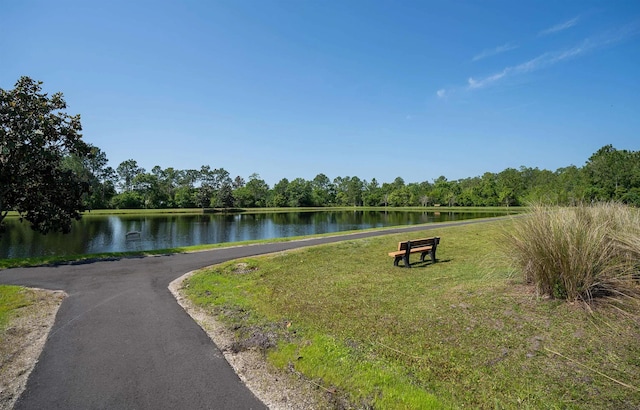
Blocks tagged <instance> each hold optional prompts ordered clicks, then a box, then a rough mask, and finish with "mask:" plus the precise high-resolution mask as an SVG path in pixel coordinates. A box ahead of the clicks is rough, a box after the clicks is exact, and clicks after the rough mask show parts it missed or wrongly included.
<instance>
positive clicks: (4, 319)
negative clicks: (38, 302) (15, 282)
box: [0, 285, 34, 336]
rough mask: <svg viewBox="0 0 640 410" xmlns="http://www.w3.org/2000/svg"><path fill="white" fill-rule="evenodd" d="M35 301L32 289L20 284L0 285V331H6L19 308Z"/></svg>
mask: <svg viewBox="0 0 640 410" xmlns="http://www.w3.org/2000/svg"><path fill="white" fill-rule="evenodd" d="M33 303H34V294H33V292H32V291H31V290H29V289H25V288H22V287H20V286H8V285H0V332H2V331H4V329H5V327H6V326H7V323H9V320H10V319H11V317H12V316H13V315H14V314H15V311H16V310H17V309H20V308H22V307H25V306H29V305H31V304H33ZM0 336H1V333H0Z"/></svg>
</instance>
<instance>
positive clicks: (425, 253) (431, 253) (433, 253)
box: [420, 250, 436, 263]
mask: <svg viewBox="0 0 640 410" xmlns="http://www.w3.org/2000/svg"><path fill="white" fill-rule="evenodd" d="M427 255H429V256H430V257H431V263H436V253H435V252H434V251H432V250H431V251H428V252H422V253H421V254H420V262H424V258H425V256H427Z"/></svg>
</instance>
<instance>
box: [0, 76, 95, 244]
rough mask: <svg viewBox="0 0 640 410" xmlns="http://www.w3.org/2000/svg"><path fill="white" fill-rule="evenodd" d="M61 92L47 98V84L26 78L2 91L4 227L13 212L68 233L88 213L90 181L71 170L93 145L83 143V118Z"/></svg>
mask: <svg viewBox="0 0 640 410" xmlns="http://www.w3.org/2000/svg"><path fill="white" fill-rule="evenodd" d="M66 108H67V105H66V103H65V101H64V99H63V95H62V93H55V94H53V95H51V96H48V95H47V94H46V93H43V92H42V82H38V81H34V80H32V79H31V78H29V77H21V78H20V79H19V80H18V82H17V83H16V84H15V88H14V89H13V90H4V89H1V88H0V224H2V222H3V220H4V218H5V217H6V216H7V213H8V211H9V210H14V211H17V212H18V213H19V215H20V218H21V219H22V220H26V221H28V222H29V223H30V224H31V227H32V228H33V229H34V230H36V231H38V232H41V233H46V232H49V231H62V232H68V231H69V230H70V228H71V223H72V221H73V220H74V219H79V218H80V216H81V214H80V212H81V211H83V210H84V209H85V201H84V198H83V197H84V196H85V195H86V194H88V193H89V192H90V183H89V180H88V179H87V178H83V175H82V174H81V173H78V172H77V171H76V170H74V168H73V166H71V164H72V162H73V161H71V162H70V161H69V158H70V157H75V158H77V159H79V160H80V162H83V161H84V160H85V159H87V160H88V159H89V158H90V157H91V156H92V147H91V146H90V145H88V144H86V143H85V142H84V141H82V135H81V133H80V131H81V130H82V126H81V124H80V115H68V114H67V113H65V112H63V111H61V110H64V109H66Z"/></svg>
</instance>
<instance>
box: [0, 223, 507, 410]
mask: <svg viewBox="0 0 640 410" xmlns="http://www.w3.org/2000/svg"><path fill="white" fill-rule="evenodd" d="M495 219H496V218H493V219H491V220H495ZM484 221H487V220H468V221H462V222H455V223H443V224H429V225H418V226H410V227H403V228H392V229H386V230H378V231H366V232H358V233H352V234H344V235H340V234H337V235H336V236H329V237H320V238H313V239H304V240H297V241H291V242H280V243H266V244H258V245H249V246H237V247H230V248H220V249H215V250H210V251H201V252H193V253H181V254H172V255H165V256H149V257H138V258H123V259H118V260H111V261H98V262H92V263H85V264H75V265H58V266H53V267H35V268H16V269H7V270H4V271H0V283H2V284H12V285H22V286H29V287H40V288H45V289H55V290H64V291H65V292H67V294H68V295H69V297H68V298H66V299H65V301H64V302H63V303H62V305H61V306H60V309H59V311H58V314H57V316H56V321H55V323H54V325H53V328H52V329H51V332H50V334H49V336H48V339H47V342H46V344H45V347H44V349H43V351H42V353H41V355H40V357H39V359H38V363H37V364H36V366H35V368H34V370H33V372H32V373H31V375H30V376H29V379H28V382H27V386H26V389H25V391H24V392H23V394H22V395H21V396H20V398H19V399H18V401H17V402H16V405H15V409H45V408H46V409H120V408H122V409H124V408H126V409H154V410H157V409H176V408H180V409H223V408H224V409H262V408H265V405H264V404H263V403H262V402H260V400H258V399H257V398H256V397H255V396H254V395H253V393H252V392H251V391H249V389H248V388H247V387H246V386H245V385H244V384H243V383H242V382H241V380H240V379H239V377H238V376H237V375H236V374H235V373H234V372H233V370H232V369H231V367H230V366H229V364H228V363H227V362H226V361H225V359H224V357H223V354H222V353H221V352H220V350H219V349H218V348H217V347H216V346H215V345H214V344H213V342H211V340H210V339H209V337H208V336H207V335H206V333H205V332H204V331H203V330H202V329H201V328H200V327H199V326H198V324H196V323H195V322H194V321H193V320H192V319H191V317H190V316H188V315H187V313H185V311H184V310H183V309H182V308H181V307H180V306H179V305H178V303H176V300H175V299H174V297H173V296H172V294H171V293H170V291H169V289H168V285H169V283H170V282H171V281H173V280H174V279H176V278H178V277H179V276H181V275H183V274H184V273H186V272H189V271H192V270H196V269H200V268H203V267H206V266H210V265H215V264H218V263H222V262H225V261H228V260H232V259H238V258H244V257H248V256H255V255H261V254H267V253H273V252H280V251H284V250H289V249H295V248H301V247H306V246H313V245H320V244H326V243H333V242H339V241H344V240H352V239H360V238H367V237H373V236H380V235H390V234H395V233H402V232H416V231H425V230H430V229H436V228H443V227H447V226H452V225H462V224H470V223H478V222H484Z"/></svg>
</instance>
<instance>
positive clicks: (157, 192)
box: [69, 145, 640, 209]
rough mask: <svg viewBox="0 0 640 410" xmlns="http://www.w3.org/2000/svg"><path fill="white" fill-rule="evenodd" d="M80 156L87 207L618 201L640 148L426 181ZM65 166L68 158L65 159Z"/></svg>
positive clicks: (636, 184)
mask: <svg viewBox="0 0 640 410" xmlns="http://www.w3.org/2000/svg"><path fill="white" fill-rule="evenodd" d="M93 150H94V154H95V155H94V156H93V158H92V159H91V160H89V161H86V162H78V161H76V162H75V163H73V157H69V161H70V163H73V165H72V166H73V167H75V169H76V170H77V172H82V173H83V174H84V175H86V177H87V178H88V179H87V181H88V182H89V183H90V185H91V186H92V187H93V189H92V190H91V194H90V195H89V196H88V197H87V198H86V201H87V202H86V205H87V207H88V208H92V209H99V208H104V209H118V208H134V209H136V208H140V209H142V208H146V209H154V208H232V207H235V208H263V207H330V206H391V207H404V206H434V205H442V206H521V205H526V204H528V203H531V202H543V203H551V204H557V205H574V204H577V203H584V202H592V201H610V200H614V201H619V202H623V203H627V204H632V205H635V206H639V205H640V152H638V151H627V150H617V149H615V148H614V147H613V146H611V145H606V146H604V147H602V148H600V149H599V150H598V151H597V152H595V153H594V154H593V155H592V156H591V157H590V158H589V159H588V160H587V161H586V163H585V165H584V166H582V167H576V166H573V165H572V166H568V167H564V168H560V169H557V170H556V171H549V170H544V169H543V170H541V169H538V168H529V167H524V166H523V167H520V168H519V169H514V168H507V169H505V170H504V171H501V172H498V173H492V172H486V173H484V174H483V175H482V176H476V177H470V178H464V179H458V180H451V181H450V180H448V179H447V178H446V177H444V176H440V177H438V178H436V179H434V180H432V181H428V180H425V181H422V182H405V181H404V179H403V178H402V177H397V178H395V180H394V181H392V182H383V183H380V182H378V181H377V180H376V179H375V178H373V179H371V180H370V181H367V180H365V179H360V178H359V177H357V176H344V177H341V176H339V177H336V178H334V179H331V178H329V177H328V176H327V175H325V174H323V173H321V174H318V175H316V176H315V178H313V179H312V180H306V179H304V178H295V179H293V180H288V179H287V178H283V179H281V180H280V181H278V182H277V183H276V184H275V185H273V186H272V187H270V186H269V185H268V184H267V183H266V182H265V181H264V180H263V179H261V178H260V175H259V174H257V173H254V174H251V175H250V176H249V177H248V180H245V179H244V178H243V177H241V176H236V177H232V176H231V174H230V173H229V172H228V171H227V170H225V169H224V168H215V169H214V168H211V167H210V166H208V165H205V166H202V167H200V169H187V170H178V169H174V168H165V169H163V168H161V167H160V166H155V167H153V169H151V171H150V172H148V171H146V170H145V169H144V168H142V167H140V166H138V164H137V162H136V161H135V160H133V159H129V160H127V161H124V162H122V163H121V164H120V165H118V167H117V168H116V169H113V168H111V167H108V166H107V158H106V155H105V154H104V153H103V152H102V151H101V150H100V149H98V148H95V147H93ZM70 166H71V164H70Z"/></svg>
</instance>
